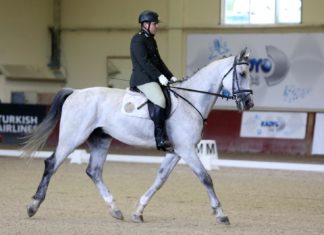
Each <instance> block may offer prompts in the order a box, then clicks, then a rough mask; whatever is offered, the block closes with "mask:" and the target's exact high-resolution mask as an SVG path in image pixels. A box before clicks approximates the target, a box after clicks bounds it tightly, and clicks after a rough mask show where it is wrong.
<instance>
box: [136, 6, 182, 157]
mask: <svg viewBox="0 0 324 235" xmlns="http://www.w3.org/2000/svg"><path fill="white" fill-rule="evenodd" d="M159 22H160V21H159V15H158V14H157V13H156V12H154V11H150V10H146V11H143V12H142V13H141V14H140V15H139V17H138V23H140V24H141V29H140V31H139V32H138V33H136V34H135V35H134V36H133V38H132V40H131V45H130V52H131V59H132V64H133V70H132V75H131V79H130V87H131V88H138V90H140V91H141V92H142V93H144V95H145V96H146V97H147V98H148V100H150V101H151V102H152V103H153V106H154V108H153V111H152V112H150V117H151V119H152V121H153V122H154V127H155V129H154V136H155V140H156V147H157V149H162V150H164V151H170V150H172V145H171V143H170V141H169V140H168V137H167V135H166V131H165V119H166V113H165V108H166V100H165V97H164V95H163V92H162V89H161V86H166V85H167V84H168V83H169V81H170V80H171V81H172V82H175V81H177V78H175V77H174V76H173V74H172V73H171V72H170V70H169V69H168V68H167V66H166V65H165V64H164V62H163V61H162V59H161V57H160V54H159V51H158V47H157V44H156V41H155V39H154V36H155V34H156V32H157V30H158V26H159Z"/></svg>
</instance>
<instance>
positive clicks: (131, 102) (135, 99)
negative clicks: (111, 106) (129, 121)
mask: <svg viewBox="0 0 324 235" xmlns="http://www.w3.org/2000/svg"><path fill="white" fill-rule="evenodd" d="M171 100H172V110H171V112H170V115H171V114H172V113H173V112H174V110H175V109H176V107H177V104H178V99H177V98H175V97H174V96H173V95H172V98H171ZM147 102H148V99H147V98H146V97H145V96H144V95H143V94H142V93H139V92H134V91H131V90H129V89H128V88H127V90H126V93H125V95H124V98H123V103H122V107H121V112H122V113H123V114H125V115H127V116H132V117H140V118H146V119H150V115H149V112H148V107H147Z"/></svg>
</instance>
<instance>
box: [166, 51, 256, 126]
mask: <svg viewBox="0 0 324 235" xmlns="http://www.w3.org/2000/svg"><path fill="white" fill-rule="evenodd" d="M241 64H246V65H249V63H248V62H239V63H237V62H236V57H235V59H234V64H233V66H232V67H231V68H230V69H229V70H228V71H227V72H226V73H225V74H224V76H223V78H222V81H223V80H224V79H225V78H226V77H227V75H228V74H229V73H230V72H231V71H232V70H233V87H232V95H231V96H228V95H223V94H220V93H213V92H208V91H201V90H195V89H190V88H183V87H170V83H169V84H168V85H167V89H168V90H169V91H171V92H172V93H173V94H174V95H175V96H178V97H180V98H181V99H183V100H184V101H186V102H187V103H188V104H189V105H190V106H191V107H193V108H194V109H195V110H196V111H197V112H198V114H199V115H200V117H201V119H202V120H203V123H204V124H205V123H206V122H207V118H204V116H203V115H202V113H201V112H200V111H199V110H198V109H197V108H196V107H195V106H194V105H193V104H192V103H191V102H190V101H189V100H188V99H186V98H185V97H183V96H181V95H180V94H179V93H177V92H176V91H174V90H173V89H178V90H184V91H189V92H196V93H201V94H206V95H212V96H217V97H221V98H226V99H227V100H229V99H231V100H235V101H236V102H238V100H237V94H240V93H245V92H248V93H250V94H253V91H252V90H251V89H242V90H241V89H240V87H239V83H238V79H237V74H236V66H237V65H241ZM179 82H181V81H179ZM234 82H236V85H237V87H238V90H237V91H235V88H234ZM174 83H178V82H174ZM171 84H172V83H171Z"/></svg>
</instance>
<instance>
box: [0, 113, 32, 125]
mask: <svg viewBox="0 0 324 235" xmlns="http://www.w3.org/2000/svg"><path fill="white" fill-rule="evenodd" d="M2 123H3V124H25V125H37V124H38V117H37V116H19V115H0V124H2Z"/></svg>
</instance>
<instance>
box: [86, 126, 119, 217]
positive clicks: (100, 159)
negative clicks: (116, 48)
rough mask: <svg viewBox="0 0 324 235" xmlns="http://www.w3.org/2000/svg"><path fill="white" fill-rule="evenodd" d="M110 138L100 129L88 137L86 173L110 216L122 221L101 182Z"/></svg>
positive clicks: (111, 196) (111, 197)
mask: <svg viewBox="0 0 324 235" xmlns="http://www.w3.org/2000/svg"><path fill="white" fill-rule="evenodd" d="M111 141H112V138H111V137H110V136H109V135H107V134H105V133H103V132H102V130H101V129H96V130H95V131H94V132H93V133H92V134H91V135H90V137H89V139H88V141H87V143H88V145H89V148H90V161H89V165H88V167H87V170H86V173H87V175H88V176H89V177H90V178H91V179H92V181H93V182H94V183H95V185H96V187H97V189H98V191H99V193H100V195H101V197H102V198H103V200H104V201H105V202H106V204H107V205H108V206H109V207H110V208H111V211H110V212H111V215H112V216H113V217H114V218H116V219H120V220H122V219H124V217H123V214H122V212H121V211H120V210H119V209H118V207H117V205H116V203H115V200H114V198H113V195H112V194H111V193H110V192H109V190H108V188H107V187H106V185H105V184H104V182H103V180H102V171H103V165H104V163H105V160H106V157H107V153H108V148H109V146H110V144H111Z"/></svg>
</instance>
